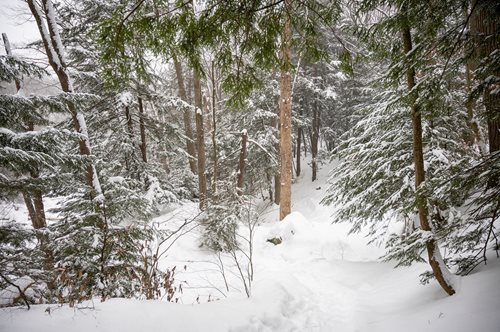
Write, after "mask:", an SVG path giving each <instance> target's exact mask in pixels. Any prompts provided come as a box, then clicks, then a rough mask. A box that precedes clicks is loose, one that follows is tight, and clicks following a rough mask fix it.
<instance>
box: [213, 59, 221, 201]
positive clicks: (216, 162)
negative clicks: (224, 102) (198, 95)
mask: <svg viewBox="0 0 500 332" xmlns="http://www.w3.org/2000/svg"><path fill="white" fill-rule="evenodd" d="M215 85H216V79H215V65H214V63H213V61H212V148H213V154H214V158H213V162H214V173H213V178H212V193H213V195H215V194H216V193H217V175H218V173H219V152H218V150H217V117H216V110H217V108H216V95H217V90H216V86H215Z"/></svg>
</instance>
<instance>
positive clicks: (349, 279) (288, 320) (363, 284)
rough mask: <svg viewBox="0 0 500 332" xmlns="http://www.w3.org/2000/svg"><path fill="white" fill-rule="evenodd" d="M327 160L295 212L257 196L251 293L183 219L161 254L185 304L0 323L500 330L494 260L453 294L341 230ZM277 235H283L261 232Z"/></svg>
mask: <svg viewBox="0 0 500 332" xmlns="http://www.w3.org/2000/svg"><path fill="white" fill-rule="evenodd" d="M331 167H332V166H331V165H328V166H324V167H323V169H322V170H321V171H320V173H319V180H318V181H315V182H314V183H311V182H310V172H309V170H308V169H306V170H305V172H304V174H303V175H301V177H300V178H299V179H298V180H297V183H296V184H294V191H293V197H292V199H293V201H294V203H293V206H292V210H293V211H294V212H293V213H292V214H291V215H289V216H288V217H287V218H285V219H284V220H283V221H281V222H278V221H277V215H278V211H277V207H276V206H267V207H266V206H264V203H262V207H263V209H264V208H265V209H264V210H263V213H262V220H261V223H260V224H259V226H258V227H257V229H256V234H255V240H254V268H255V279H254V282H253V283H252V296H251V298H250V299H247V298H246V295H245V292H244V291H243V285H242V283H241V279H240V278H239V276H238V273H237V270H236V269H235V264H234V262H233V261H231V259H230V258H229V257H228V256H224V255H222V256H221V257H217V256H215V255H214V254H212V253H210V252H209V251H207V250H205V249H203V248H200V246H199V244H198V239H199V235H200V232H201V230H200V228H199V227H196V224H195V223H189V224H188V225H187V226H185V227H184V228H183V230H186V231H187V230H190V231H189V232H187V234H185V235H184V236H182V237H180V238H179V239H178V240H177V241H175V242H174V241H170V242H169V243H167V244H165V245H167V246H170V245H171V247H170V249H169V250H168V251H167V253H166V254H165V255H164V257H163V258H162V266H164V267H165V268H167V267H168V268H172V267H173V266H177V270H176V271H177V272H176V281H177V282H178V283H181V284H182V285H183V293H182V294H180V293H179V294H176V296H177V297H178V299H179V303H183V304H173V303H166V302H162V301H139V300H126V299H112V300H109V301H106V302H104V303H100V302H98V301H97V300H96V302H95V303H86V304H83V305H80V307H79V309H78V308H76V309H75V308H69V307H67V306H64V307H58V306H50V308H51V309H50V313H49V312H46V308H47V305H37V306H33V308H32V310H30V311H26V310H25V309H22V308H8V309H2V310H1V311H0V331H35V330H36V331H38V332H43V331H47V332H48V331H50V332H58V331H67V330H71V331H202V330H203V331H338V332H350V331H352V332H354V331H370V332H371V331H453V332H460V331H464V332H465V331H483V332H490V331H491V332H498V331H500V315H498V308H500V290H499V288H498V287H497V284H498V277H499V276H500V261H499V260H497V259H494V258H492V259H491V260H490V263H489V264H488V266H483V267H481V268H480V269H479V270H478V271H477V272H476V273H474V274H472V275H470V276H467V277H463V278H459V279H458V281H457V282H458V293H457V294H456V295H454V296H452V297H448V296H447V295H446V294H445V293H444V292H443V291H442V290H441V289H440V287H439V286H438V285H437V283H436V282H431V283H430V284H429V285H425V286H423V285H420V284H419V278H418V276H419V274H420V273H422V272H424V271H425V270H427V269H428V267H427V265H426V264H416V265H414V266H412V267H409V268H398V269H394V268H393V264H391V263H383V262H380V261H378V257H380V256H381V255H382V253H383V249H382V248H378V247H376V246H374V245H367V244H366V242H367V239H366V238H365V237H364V236H363V234H359V235H351V236H347V231H348V229H349V225H343V224H335V225H332V224H331V223H330V220H331V218H330V215H331V214H332V212H333V208H332V207H325V206H322V205H320V204H319V201H320V200H321V198H322V197H323V195H324V190H325V189H326V188H325V187H326V185H325V181H326V176H327V173H328V171H329V169H330V168H331ZM197 213H198V211H197V208H196V204H194V203H188V204H183V205H179V206H178V207H177V208H175V209H173V210H171V211H168V212H166V213H165V214H164V215H162V216H161V217H158V218H156V220H155V222H157V223H158V224H160V225H162V227H165V228H171V229H175V228H176V227H179V226H180V225H182V224H184V223H185V222H186V221H189V220H191V219H192V218H193V217H195V216H196V215H197ZM180 233H182V232H180ZM274 237H279V238H281V239H282V241H283V242H282V243H281V244H279V245H273V244H272V243H270V242H268V241H267V240H268V239H270V238H274ZM221 262H223V263H224V265H223V266H224V271H225V276H226V280H227V283H228V286H227V288H226V286H225V283H224V279H223V278H222V274H221V270H222V268H221ZM198 303H200V304H198ZM89 306H90V307H93V308H94V309H88V308H83V307H89Z"/></svg>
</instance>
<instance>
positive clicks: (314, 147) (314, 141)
mask: <svg viewBox="0 0 500 332" xmlns="http://www.w3.org/2000/svg"><path fill="white" fill-rule="evenodd" d="M317 106H318V105H317V103H316V102H315V103H314V107H313V121H312V135H311V155H312V158H311V167H312V181H313V182H314V181H316V179H317V177H318V160H317V158H318V143H319V127H320V116H319V110H318V107H317Z"/></svg>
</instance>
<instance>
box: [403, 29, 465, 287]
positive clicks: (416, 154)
mask: <svg viewBox="0 0 500 332" xmlns="http://www.w3.org/2000/svg"><path fill="white" fill-rule="evenodd" d="M401 36H402V39H403V49H404V53H405V54H409V53H410V52H411V51H412V48H413V46H412V40H411V34H410V28H409V27H408V26H404V27H403V28H402V31H401ZM406 78H407V84H408V91H409V93H410V94H411V99H410V103H411V104H410V106H411V115H412V128H413V160H414V163H415V191H416V192H418V189H419V187H420V185H421V184H422V183H423V182H424V180H425V170H424V155H423V144H422V119H421V114H420V109H419V107H418V104H417V97H418V96H417V94H416V92H415V91H413V88H414V87H415V85H416V83H415V69H414V68H413V67H410V66H409V67H408V68H407V70H406ZM416 199H417V206H418V215H419V220H420V227H421V228H422V230H423V231H426V232H433V229H432V224H431V222H432V221H430V220H428V216H427V200H426V197H424V196H422V195H421V194H418V193H417V197H416ZM425 246H426V248H427V253H428V256H429V264H430V265H431V267H432V271H433V272H434V276H435V277H436V280H437V281H438V282H439V284H440V285H441V287H442V288H443V289H444V291H445V292H446V293H448V295H453V294H455V290H454V289H453V286H452V285H451V284H450V281H449V280H447V279H446V277H445V274H446V275H449V274H450V272H449V271H448V269H447V267H446V265H445V264H444V262H443V260H442V258H441V253H440V251H439V247H438V244H437V243H436V241H435V240H434V239H432V238H431V239H430V240H427V241H426V243H425Z"/></svg>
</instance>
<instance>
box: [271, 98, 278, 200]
mask: <svg viewBox="0 0 500 332" xmlns="http://www.w3.org/2000/svg"><path fill="white" fill-rule="evenodd" d="M277 115H278V116H279V107H278V108H277ZM271 126H272V127H273V128H276V129H277V132H278V136H279V135H280V123H279V121H277V119H276V118H273V119H272V120H271ZM275 148H276V151H277V153H278V154H279V151H280V144H279V142H278V143H277V144H276V146H275ZM278 167H279V165H278ZM279 172H280V171H279V168H278V170H277V171H276V173H275V174H274V200H273V199H271V201H273V202H274V203H275V204H277V205H279V204H280V173H279ZM271 196H272V195H271Z"/></svg>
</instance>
